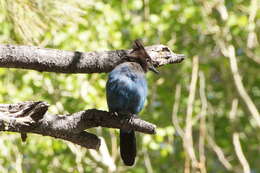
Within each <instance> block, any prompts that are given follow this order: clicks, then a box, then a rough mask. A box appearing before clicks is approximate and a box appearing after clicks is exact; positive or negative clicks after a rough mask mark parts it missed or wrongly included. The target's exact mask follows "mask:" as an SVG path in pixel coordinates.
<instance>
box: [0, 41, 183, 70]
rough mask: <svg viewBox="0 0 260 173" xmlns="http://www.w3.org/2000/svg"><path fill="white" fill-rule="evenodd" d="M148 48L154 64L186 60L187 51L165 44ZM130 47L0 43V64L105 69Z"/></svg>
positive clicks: (68, 68)
mask: <svg viewBox="0 0 260 173" xmlns="http://www.w3.org/2000/svg"><path fill="white" fill-rule="evenodd" d="M145 49H146V51H147V52H148V54H149V55H150V56H151V58H152V61H153V64H154V66H155V67H159V66H162V65H165V64H172V63H179V62H181V61H182V60H184V55H182V54H175V53H173V52H172V51H171V50H170V49H169V48H168V47H167V46H164V45H153V46H148V47H146V48H145ZM130 51H131V50H114V51H100V52H78V51H75V52H73V51H65V50H56V49H48V48H39V47H35V46H17V45H1V44H0V67H4V68H23V69H32V70H37V71H46V72H57V73H102V72H109V71H111V70H112V69H113V68H114V67H115V66H116V65H118V64H120V63H122V62H124V61H126V59H125V57H126V55H127V54H128V53H129V52H130Z"/></svg>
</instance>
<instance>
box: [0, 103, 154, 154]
mask: <svg viewBox="0 0 260 173" xmlns="http://www.w3.org/2000/svg"><path fill="white" fill-rule="evenodd" d="M47 110H48V104H47V103H45V102H41V101H39V102H32V101H29V102H21V103H17V104H0V131H11V132H19V133H36V134H41V135H44V136H51V137H55V138H60V139H63V140H67V141H70V142H72V143H75V144H78V145H81V146H83V147H86V148H90V149H98V148H99V146H100V139H99V138H98V137H97V136H96V135H94V134H91V133H88V132H86V131H84V130H85V129H88V128H92V127H98V126H101V127H108V128H118V129H122V128H124V129H133V130H135V131H139V132H143V133H148V134H154V133H155V128H156V126H155V125H153V124H151V123H148V122H146V121H143V120H141V119H139V118H137V117H136V116H133V117H132V118H130V119H128V120H125V119H120V118H119V116H118V115H116V114H114V113H110V112H106V111H100V110H96V109H89V110H86V111H81V112H77V113H74V114H71V115H50V114H46V111H47Z"/></svg>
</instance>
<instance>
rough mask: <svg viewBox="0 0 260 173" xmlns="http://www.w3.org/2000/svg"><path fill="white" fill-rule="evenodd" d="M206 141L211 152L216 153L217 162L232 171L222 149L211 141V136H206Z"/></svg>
mask: <svg viewBox="0 0 260 173" xmlns="http://www.w3.org/2000/svg"><path fill="white" fill-rule="evenodd" d="M207 141H208V143H209V145H210V147H211V148H212V149H213V151H214V152H215V153H216V155H217V156H218V160H219V161H220V162H221V163H222V164H223V165H224V167H225V168H226V169H227V170H229V171H231V170H232V168H233V167H232V165H231V164H230V163H229V161H228V160H227V159H226V157H225V155H224V152H223V151H222V149H221V148H220V147H219V146H218V145H217V144H216V143H215V141H214V140H213V139H212V137H211V136H209V135H208V136H207Z"/></svg>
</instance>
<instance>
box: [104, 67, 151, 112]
mask: <svg viewBox="0 0 260 173" xmlns="http://www.w3.org/2000/svg"><path fill="white" fill-rule="evenodd" d="M136 65H139V64H136ZM106 91H107V92H106V93H107V103H108V108H109V111H111V112H122V113H133V114H137V113H139V112H140V111H141V110H142V108H143V107H144V102H145V99H146V96H147V84H146V79H145V75H144V73H143V71H141V70H138V68H137V69H136V68H133V66H131V65H129V63H123V64H120V65H119V66H117V67H116V68H115V69H114V70H113V71H112V72H110V74H109V78H108V81H107V85H106Z"/></svg>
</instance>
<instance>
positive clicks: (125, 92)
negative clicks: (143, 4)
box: [106, 40, 158, 166]
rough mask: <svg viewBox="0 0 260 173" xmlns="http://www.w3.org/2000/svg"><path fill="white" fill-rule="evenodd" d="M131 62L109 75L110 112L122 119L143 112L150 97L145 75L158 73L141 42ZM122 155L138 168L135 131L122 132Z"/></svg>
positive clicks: (120, 66)
mask: <svg viewBox="0 0 260 173" xmlns="http://www.w3.org/2000/svg"><path fill="white" fill-rule="evenodd" d="M127 61H129V62H124V63H122V64H119V65H118V66H116V67H115V68H114V69H113V71H112V72H110V73H109V77H108V81H107V84H106V93H107V104H108V108H109V111H110V112H117V113H118V114H119V116H125V115H129V116H131V115H132V114H138V113H139V112H140V111H141V110H142V109H143V107H144V102H145V99H146V96H147V84H146V79H145V73H146V72H147V71H148V70H152V71H153V72H155V73H158V71H157V70H156V69H155V68H154V67H153V65H152V60H151V58H150V56H149V55H148V54H147V52H146V51H145V49H144V47H143V44H142V42H141V41H140V40H136V41H135V42H134V46H133V51H132V52H131V53H130V54H128V55H127ZM120 154H121V157H122V159H123V161H124V163H125V164H126V165H128V166H131V165H133V164H134V161H135V157H136V139H135V132H134V131H133V130H130V131H125V130H122V129H121V130H120Z"/></svg>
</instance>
